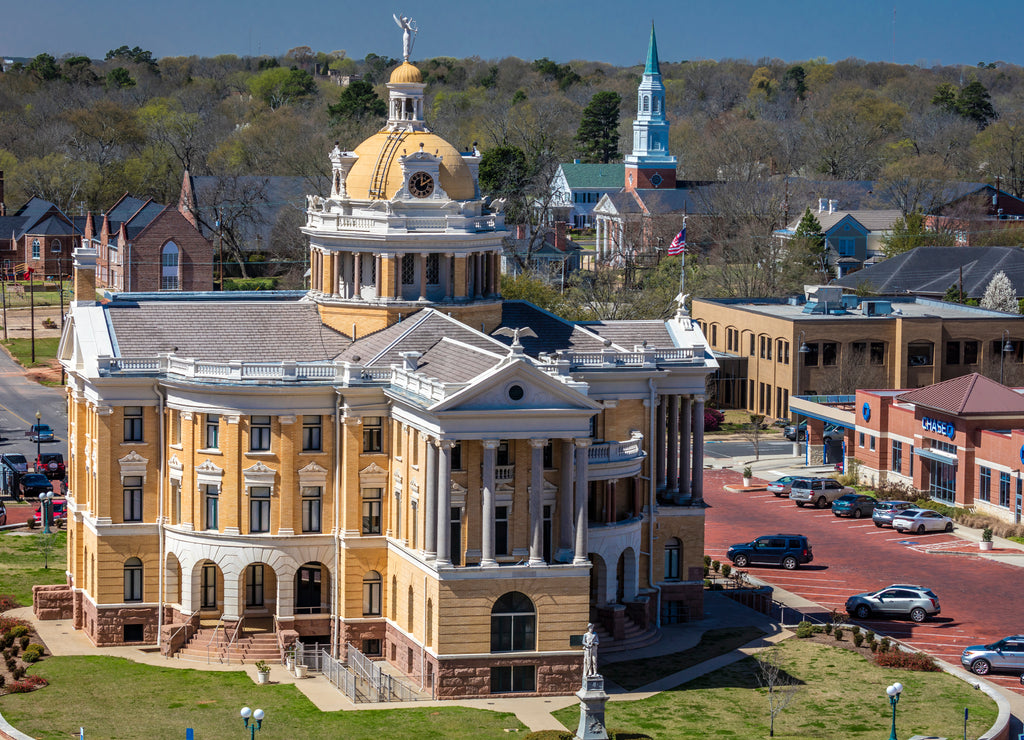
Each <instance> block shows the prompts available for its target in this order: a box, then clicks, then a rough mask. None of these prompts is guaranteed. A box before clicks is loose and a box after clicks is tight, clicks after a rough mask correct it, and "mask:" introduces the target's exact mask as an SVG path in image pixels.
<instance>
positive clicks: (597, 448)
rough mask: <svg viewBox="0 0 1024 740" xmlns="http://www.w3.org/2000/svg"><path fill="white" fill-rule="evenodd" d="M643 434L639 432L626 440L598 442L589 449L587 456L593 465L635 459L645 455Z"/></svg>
mask: <svg viewBox="0 0 1024 740" xmlns="http://www.w3.org/2000/svg"><path fill="white" fill-rule="evenodd" d="M642 441H643V435H640V434H637V435H634V436H633V437H631V438H630V439H627V440H626V441H624V442H598V443H597V444H593V445H591V446H590V447H589V448H588V449H587V458H588V461H589V462H590V464H591V465H594V464H598V465H599V464H601V463H609V462H620V461H623V460H634V459H636V458H638V457H643V456H644V451H643V449H642V448H641V447H640V443H641V442H642Z"/></svg>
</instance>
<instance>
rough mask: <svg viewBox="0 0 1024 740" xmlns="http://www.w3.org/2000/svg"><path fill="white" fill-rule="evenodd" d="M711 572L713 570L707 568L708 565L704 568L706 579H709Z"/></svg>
mask: <svg viewBox="0 0 1024 740" xmlns="http://www.w3.org/2000/svg"><path fill="white" fill-rule="evenodd" d="M710 571H711V569H710V568H709V567H708V566H706V565H705V566H704V577H705V578H707V577H708V573H709V572H710Z"/></svg>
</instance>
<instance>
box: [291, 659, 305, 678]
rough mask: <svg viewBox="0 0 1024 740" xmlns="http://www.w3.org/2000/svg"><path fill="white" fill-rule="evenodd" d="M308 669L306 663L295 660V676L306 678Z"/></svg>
mask: <svg viewBox="0 0 1024 740" xmlns="http://www.w3.org/2000/svg"><path fill="white" fill-rule="evenodd" d="M308 670H309V667H308V666H307V665H306V664H305V663H300V662H299V661H295V671H294V675H295V678H305V677H306V672H307V671H308Z"/></svg>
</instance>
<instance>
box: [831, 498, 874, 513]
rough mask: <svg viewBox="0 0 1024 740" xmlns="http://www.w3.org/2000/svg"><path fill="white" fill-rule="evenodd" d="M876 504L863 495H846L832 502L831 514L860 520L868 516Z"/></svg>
mask: <svg viewBox="0 0 1024 740" xmlns="http://www.w3.org/2000/svg"><path fill="white" fill-rule="evenodd" d="M876 503H877V501H875V499H873V498H871V496H865V495H864V494H863V493H847V494H844V495H843V496H840V497H839V498H837V499H836V500H835V501H833V502H832V513H833V514H835V515H836V516H849V517H853V518H854V519H860V518H861V517H862V516H870V515H871V513H872V512H873V511H874V510H875V504H876Z"/></svg>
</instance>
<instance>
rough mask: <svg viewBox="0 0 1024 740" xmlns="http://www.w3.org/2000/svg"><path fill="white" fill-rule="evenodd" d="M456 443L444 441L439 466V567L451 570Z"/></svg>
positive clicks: (442, 441) (448, 440)
mask: <svg viewBox="0 0 1024 740" xmlns="http://www.w3.org/2000/svg"><path fill="white" fill-rule="evenodd" d="M454 446H455V442H453V441H452V440H450V439H442V440H441V443H440V447H441V453H440V455H439V457H438V461H437V462H438V465H437V567H438V568H446V567H447V568H450V567H451V565H452V558H451V535H452V530H451V518H452V447H454Z"/></svg>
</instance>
